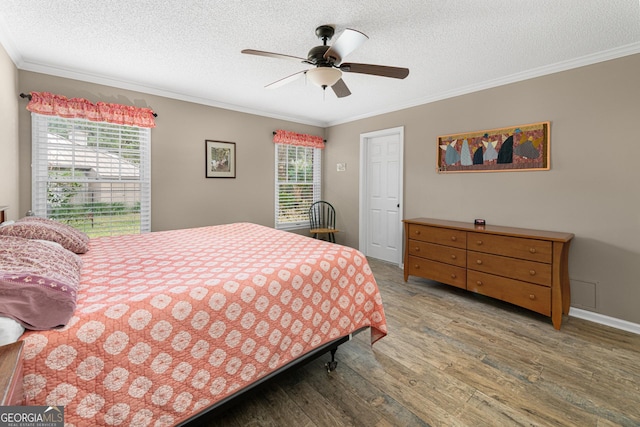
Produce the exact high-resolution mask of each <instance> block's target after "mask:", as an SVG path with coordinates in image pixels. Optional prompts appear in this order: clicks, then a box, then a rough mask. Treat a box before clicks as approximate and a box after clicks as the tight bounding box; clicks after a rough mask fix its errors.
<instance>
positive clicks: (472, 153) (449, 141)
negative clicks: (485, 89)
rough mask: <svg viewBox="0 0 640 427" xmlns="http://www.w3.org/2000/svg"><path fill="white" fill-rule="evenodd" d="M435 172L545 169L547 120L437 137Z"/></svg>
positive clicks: (546, 160) (546, 163) (547, 166)
mask: <svg viewBox="0 0 640 427" xmlns="http://www.w3.org/2000/svg"><path fill="white" fill-rule="evenodd" d="M437 150H438V155H437V162H438V164H437V168H438V173H451V172H508V171H531V170H549V160H550V158H549V153H550V150H549V122H540V123H532V124H528V125H519V126H511V127H506V128H498V129H489V130H479V131H475V132H466V133H457V134H451V135H444V136H439V137H438V148H437Z"/></svg>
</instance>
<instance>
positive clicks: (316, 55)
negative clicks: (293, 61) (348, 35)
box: [307, 45, 331, 67]
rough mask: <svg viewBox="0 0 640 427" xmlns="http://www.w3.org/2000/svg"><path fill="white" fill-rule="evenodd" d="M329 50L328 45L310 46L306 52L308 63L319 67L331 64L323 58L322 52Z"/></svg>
mask: <svg viewBox="0 0 640 427" xmlns="http://www.w3.org/2000/svg"><path fill="white" fill-rule="evenodd" d="M327 50H329V46H326V45H325V46H316V47H312V48H311V50H310V51H309V53H307V59H308V60H309V62H310V63H312V64H314V65H317V66H319V67H322V66H325V67H328V66H331V65H330V64H329V63H328V61H327V60H326V59H325V57H324V54H325V52H326V51H327Z"/></svg>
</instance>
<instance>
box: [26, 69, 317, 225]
mask: <svg viewBox="0 0 640 427" xmlns="http://www.w3.org/2000/svg"><path fill="white" fill-rule="evenodd" d="M19 81H20V84H19V91H22V92H25V93H28V92H30V91H48V92H53V93H59V94H62V95H65V96H67V97H82V98H86V99H88V100H90V101H93V102H97V101H105V102H118V103H121V104H126V105H136V106H138V107H142V106H146V107H150V108H152V109H153V110H154V111H155V112H156V113H157V114H158V117H157V118H156V127H155V128H154V129H153V130H152V131H151V147H152V148H151V228H152V230H154V231H157V230H168V229H174V228H188V227H198V226H203V225H215V224H224V223H229V222H239V221H249V222H254V223H257V224H262V225H267V226H273V225H274V206H275V205H274V191H275V187H274V173H275V171H274V156H275V152H274V145H273V142H272V140H273V131H274V130H276V129H281V128H282V129H287V130H291V131H295V132H303V133H310V134H314V135H320V136H322V135H323V134H324V129H322V128H319V127H315V126H308V125H302V124H298V123H291V122H286V121H283V120H276V119H271V118H266V117H261V116H255V115H251V114H245V113H239V112H235V111H230V110H224V109H220V108H214V107H208V106H204V105H199V104H194V103H190V102H183V101H177V100H174V99H169V98H164V97H159V96H154V95H148V94H143V93H139V92H132V91H127V90H122V89H117V88H113V87H108V86H101V85H96V84H92V83H85V82H80V81H76V80H70V79H64V78H59V77H54V76H49V75H45V74H39V73H32V72H27V71H20V73H19ZM25 105H26V101H23V102H22V104H21V106H20V107H21V108H20V177H21V181H20V195H21V196H22V197H21V203H20V206H21V211H22V212H24V211H26V210H28V209H29V206H30V203H31V202H30V201H31V187H30V186H31V177H30V174H31V170H30V167H29V164H30V156H31V131H30V123H31V120H30V118H29V114H30V113H29V112H28V111H26V110H25V109H24V106H25ZM206 139H212V140H218V141H230V142H235V143H236V161H237V163H236V178H235V179H228V178H225V179H222V178H215V179H214V178H209V179H207V178H205V164H204V163H205V160H204V159H205V157H204V156H205V140H206Z"/></svg>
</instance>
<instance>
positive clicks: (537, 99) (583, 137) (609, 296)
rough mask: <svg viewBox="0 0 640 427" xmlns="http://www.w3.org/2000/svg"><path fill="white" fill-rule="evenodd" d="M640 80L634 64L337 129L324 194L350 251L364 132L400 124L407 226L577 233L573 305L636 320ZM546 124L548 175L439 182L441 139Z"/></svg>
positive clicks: (637, 60)
mask: <svg viewBox="0 0 640 427" xmlns="http://www.w3.org/2000/svg"><path fill="white" fill-rule="evenodd" d="M639 76H640V55H634V56H629V57H625V58H621V59H617V60H613V61H608V62H605V63H600V64H595V65H591V66H588V67H582V68H579V69H575V70H571V71H566V72H562V73H558V74H554V75H549V76H545V77H540V78H536V79H531V80H528V81H524V82H520V83H515V84H510V85H506V86H502V87H498V88H494V89H490V90H484V91H481V92H477V93H473V94H469V95H465V96H459V97H456V98H452V99H447V100H443V101H439V102H434V103H431V104H426V105H422V106H418V107H414V108H410V109H407V110H404V111H399V112H394V113H391V114H385V115H382V116H378V117H374V118H370V119H364V120H359V121H357V122H351V123H347V124H343V125H339V126H334V127H331V128H329V129H328V130H327V140H328V141H329V143H328V144H327V146H328V148H327V153H326V156H325V159H326V167H325V170H326V172H327V173H326V174H325V191H326V192H325V197H326V198H327V199H329V200H331V202H332V203H334V205H335V206H337V207H338V208H339V211H340V212H339V215H338V218H339V221H338V222H339V223H340V227H341V228H342V229H345V230H347V236H348V238H347V239H346V241H345V243H346V244H348V245H351V246H356V247H357V245H358V198H357V197H356V195H357V194H358V173H359V172H358V165H359V138H360V133H365V132H371V131H374V130H379V129H386V128H392V127H396V126H404V129H405V147H404V167H405V170H404V174H405V177H404V216H405V218H411V217H432V218H443V219H452V220H461V221H472V220H473V219H474V218H484V219H486V221H487V223H489V224H500V225H509V226H516V227H526V228H537V229H546V230H557V231H565V232H571V233H574V234H575V235H576V237H575V240H574V241H573V243H572V245H571V252H570V260H569V268H570V277H571V280H572V294H573V295H572V302H573V304H572V305H573V306H575V307H579V308H584V309H588V310H590V311H594V312H597V313H601V314H605V315H608V316H612V317H615V318H619V319H623V320H627V321H630V322H634V323H640V309H639V308H638V303H639V302H640V283H639V282H640V190H638V185H640V166H639V165H638V163H639V159H640V151H639V147H640V137H639V135H640V133H639V132H638V130H637V127H638V123H640V77H639ZM538 121H550V122H551V170H549V171H538V172H501V173H465V174H438V173H436V168H435V165H436V152H437V150H438V148H437V144H436V138H437V137H438V136H439V135H446V134H451V133H458V132H464V131H475V130H482V129H491V128H498V127H505V126H512V125H518V124H526V123H533V122H538ZM336 162H347V163H348V168H347V172H342V173H336V172H335V163H336Z"/></svg>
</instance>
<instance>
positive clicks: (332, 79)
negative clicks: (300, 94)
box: [307, 67, 342, 88]
mask: <svg viewBox="0 0 640 427" xmlns="http://www.w3.org/2000/svg"><path fill="white" fill-rule="evenodd" d="M341 77H342V71H340V70H338V69H337V68H333V67H317V68H312V69H310V70H309V71H307V78H308V79H309V80H310V81H311V83H313V84H314V85H316V86H320V87H322V88H326V87H330V86H333V85H334V84H336V82H337V81H338V80H340V78H341Z"/></svg>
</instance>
